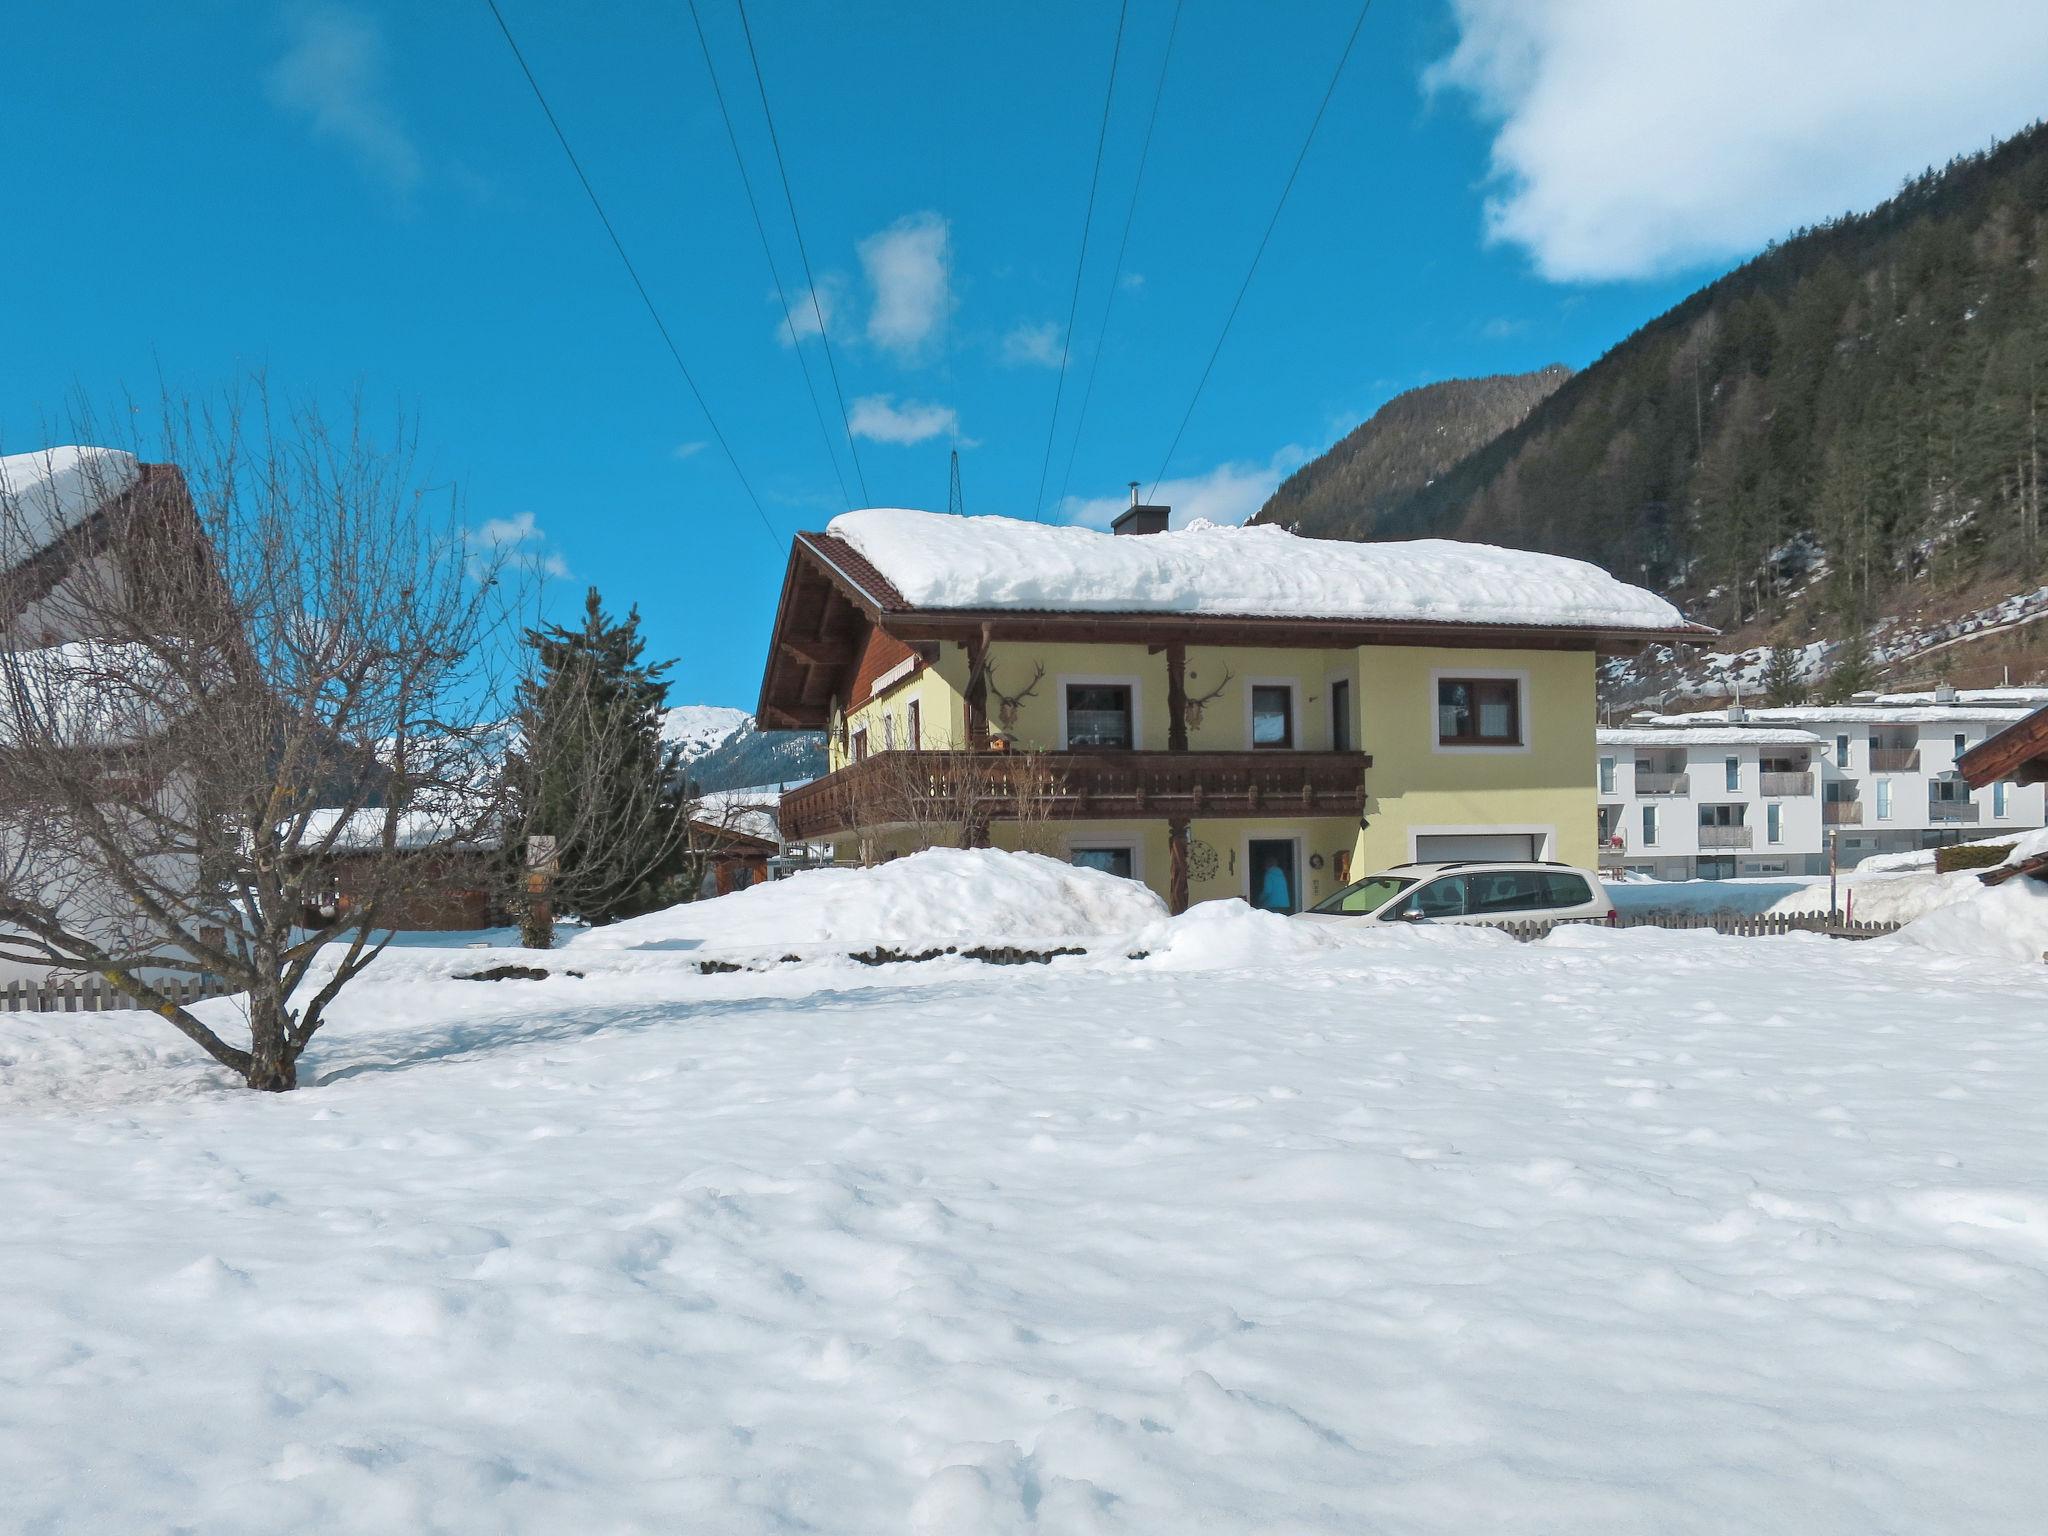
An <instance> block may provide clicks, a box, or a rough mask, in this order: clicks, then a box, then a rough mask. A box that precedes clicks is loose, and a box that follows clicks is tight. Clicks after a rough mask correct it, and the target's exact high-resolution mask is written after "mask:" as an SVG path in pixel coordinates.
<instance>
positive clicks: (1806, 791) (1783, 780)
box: [1763, 772, 1813, 800]
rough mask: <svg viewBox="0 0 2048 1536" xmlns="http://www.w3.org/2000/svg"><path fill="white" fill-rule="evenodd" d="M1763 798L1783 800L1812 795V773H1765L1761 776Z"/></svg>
mask: <svg viewBox="0 0 2048 1536" xmlns="http://www.w3.org/2000/svg"><path fill="white" fill-rule="evenodd" d="M1763 792H1764V797H1765V798H1766V799H1769V800H1784V799H1790V798H1794V797H1796V796H1800V795H1810V794H1812V793H1813V775H1812V773H1810V772H1809V773H1767V774H1765V775H1763Z"/></svg>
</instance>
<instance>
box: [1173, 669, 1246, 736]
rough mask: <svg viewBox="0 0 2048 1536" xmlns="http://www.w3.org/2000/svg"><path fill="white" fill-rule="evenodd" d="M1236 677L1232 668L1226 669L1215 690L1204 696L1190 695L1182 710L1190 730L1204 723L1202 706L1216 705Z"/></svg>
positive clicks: (1212, 689)
mask: <svg viewBox="0 0 2048 1536" xmlns="http://www.w3.org/2000/svg"><path fill="white" fill-rule="evenodd" d="M1234 676H1236V674H1235V673H1233V672H1232V671H1231V670H1230V668H1228V667H1225V668H1224V669H1223V676H1222V678H1221V679H1219V680H1218V682H1217V684H1216V686H1215V687H1214V688H1211V689H1210V690H1209V691H1208V692H1207V693H1204V694H1189V695H1188V698H1187V702H1186V704H1185V705H1184V706H1183V708H1182V718H1183V719H1185V720H1186V721H1187V724H1188V728H1189V729H1190V730H1192V729H1193V728H1194V727H1196V726H1198V725H1200V724H1201V723H1202V706H1203V705H1205V704H1211V703H1214V702H1215V701H1216V699H1217V698H1219V697H1220V696H1221V695H1222V693H1223V690H1224V689H1226V688H1228V687H1229V686H1230V680H1231V678H1232V677H1234Z"/></svg>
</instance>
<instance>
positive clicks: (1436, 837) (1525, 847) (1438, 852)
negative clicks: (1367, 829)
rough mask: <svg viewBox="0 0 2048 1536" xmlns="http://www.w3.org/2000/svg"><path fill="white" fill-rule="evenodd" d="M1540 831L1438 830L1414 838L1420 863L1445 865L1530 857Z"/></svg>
mask: <svg viewBox="0 0 2048 1536" xmlns="http://www.w3.org/2000/svg"><path fill="white" fill-rule="evenodd" d="M1541 841H1542V834H1541V833H1537V832H1440V833H1427V832H1426V833H1423V834H1421V835H1420V836H1418V837H1417V838H1416V839H1415V859H1416V862H1417V863H1419V864H1447V863H1449V862H1450V861H1451V860H1453V859H1533V858H1535V857H1536V856H1537V846H1536V845H1537V844H1538V843H1540V842H1541Z"/></svg>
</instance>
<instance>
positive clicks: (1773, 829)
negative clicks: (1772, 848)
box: [1764, 800, 1785, 843]
mask: <svg viewBox="0 0 2048 1536" xmlns="http://www.w3.org/2000/svg"><path fill="white" fill-rule="evenodd" d="M1764 841H1765V842H1767V843H1782V842H1783V841H1785V807H1783V806H1782V805H1780V804H1778V802H1777V801H1775V800H1773V801H1772V802H1771V803H1770V804H1769V805H1767V806H1765V807H1764Z"/></svg>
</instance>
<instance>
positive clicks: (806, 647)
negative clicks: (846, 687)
mask: <svg viewBox="0 0 2048 1536" xmlns="http://www.w3.org/2000/svg"><path fill="white" fill-rule="evenodd" d="M850 639H851V637H850V636H846V635H837V636H835V635H826V636H823V637H821V638H819V639H815V640H805V639H801V638H799V637H798V636H795V635H783V636H782V637H781V638H779V639H778V640H777V641H776V642H775V648H776V650H778V651H780V652H781V653H782V654H783V655H785V656H794V657H795V658H796V659H797V660H798V661H800V662H802V663H803V664H804V665H805V666H807V667H837V666H843V665H845V663H846V655H847V646H848V644H849V642H850ZM835 641H836V642H837V643H835Z"/></svg>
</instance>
